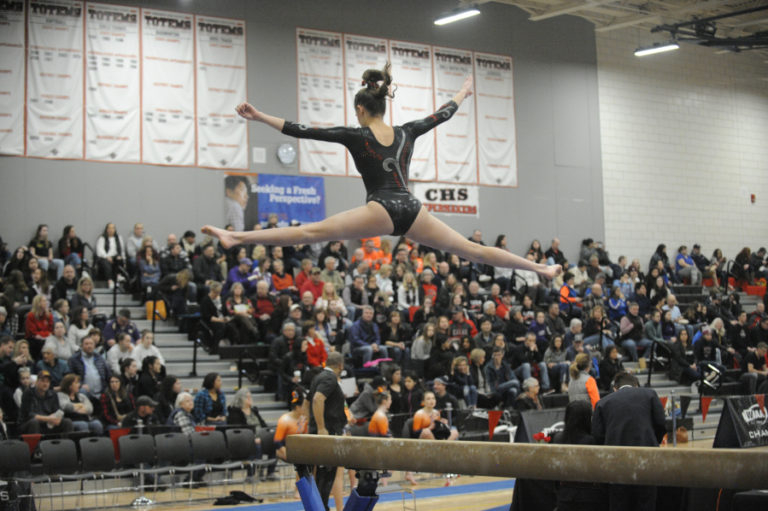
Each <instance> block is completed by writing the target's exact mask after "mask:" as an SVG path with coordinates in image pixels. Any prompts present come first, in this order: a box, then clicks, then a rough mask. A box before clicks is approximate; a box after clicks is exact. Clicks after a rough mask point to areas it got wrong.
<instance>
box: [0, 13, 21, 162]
mask: <svg viewBox="0 0 768 511" xmlns="http://www.w3.org/2000/svg"><path fill="white" fill-rule="evenodd" d="M24 8H25V3H24V2H21V1H18V2H2V3H0V48H2V50H0V51H2V55H3V58H2V60H0V154H12V155H22V154H24V75H25V57H24V46H25V41H24V39H25V36H24Z"/></svg>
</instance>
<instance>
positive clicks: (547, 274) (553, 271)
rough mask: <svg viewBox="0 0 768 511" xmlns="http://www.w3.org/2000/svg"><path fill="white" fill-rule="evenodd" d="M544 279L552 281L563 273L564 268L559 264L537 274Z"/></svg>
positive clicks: (545, 268) (547, 267)
mask: <svg viewBox="0 0 768 511" xmlns="http://www.w3.org/2000/svg"><path fill="white" fill-rule="evenodd" d="M536 273H538V274H539V275H541V276H542V277H544V278H546V279H549V280H552V279H554V278H555V277H557V276H558V275H560V274H561V273H563V267H562V266H561V265H559V264H553V265H552V266H546V267H544V269H543V270H541V271H538V272H536Z"/></svg>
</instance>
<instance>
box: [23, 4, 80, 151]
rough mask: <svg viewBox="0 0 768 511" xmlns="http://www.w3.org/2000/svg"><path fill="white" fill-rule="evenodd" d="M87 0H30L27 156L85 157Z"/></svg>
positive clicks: (28, 17)
mask: <svg viewBox="0 0 768 511" xmlns="http://www.w3.org/2000/svg"><path fill="white" fill-rule="evenodd" d="M83 5H84V4H83V2H77V1H72V2H68V1H60V0H46V1H44V2H31V3H30V4H29V13H28V16H27V20H28V35H29V51H28V78H27V155H28V156H40V157H43V158H78V159H79V158H82V157H83Z"/></svg>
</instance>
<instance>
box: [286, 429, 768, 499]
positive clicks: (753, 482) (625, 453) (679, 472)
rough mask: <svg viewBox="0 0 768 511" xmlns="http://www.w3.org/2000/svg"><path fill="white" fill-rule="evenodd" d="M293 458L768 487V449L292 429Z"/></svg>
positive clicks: (611, 480) (297, 461)
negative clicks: (425, 437)
mask: <svg viewBox="0 0 768 511" xmlns="http://www.w3.org/2000/svg"><path fill="white" fill-rule="evenodd" d="M286 454H287V458H288V461H289V462H290V463H294V464H301V465H328V466H343V467H347V468H357V469H372V470H406V471H411V472H433V473H435V472H436V473H455V474H465V475H480V476H492V477H507V478H513V477H514V478H523V479H545V480H557V481H584V482H595V483H616V484H638V485H653V486H677V487H685V488H734V489H736V488H750V489H766V488H768V452H766V451H765V450H762V449H758V450H736V449H661V448H653V447H609V446H586V445H551V444H506V443H495V442H447V441H438V440H411V439H399V438H365V437H340V436H317V435H291V436H289V437H287V439H286Z"/></svg>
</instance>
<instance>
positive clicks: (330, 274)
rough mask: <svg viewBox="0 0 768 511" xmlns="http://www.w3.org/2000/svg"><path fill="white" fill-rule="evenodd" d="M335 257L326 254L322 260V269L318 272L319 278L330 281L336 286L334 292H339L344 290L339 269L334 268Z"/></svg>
mask: <svg viewBox="0 0 768 511" xmlns="http://www.w3.org/2000/svg"><path fill="white" fill-rule="evenodd" d="M336 264H337V261H336V258H335V257H333V256H327V257H326V258H325V260H324V261H323V271H321V272H320V280H322V281H323V282H330V283H331V284H333V287H335V288H336V292H337V293H339V294H341V292H342V291H344V279H343V278H342V276H341V273H340V272H339V270H337V269H336Z"/></svg>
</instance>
